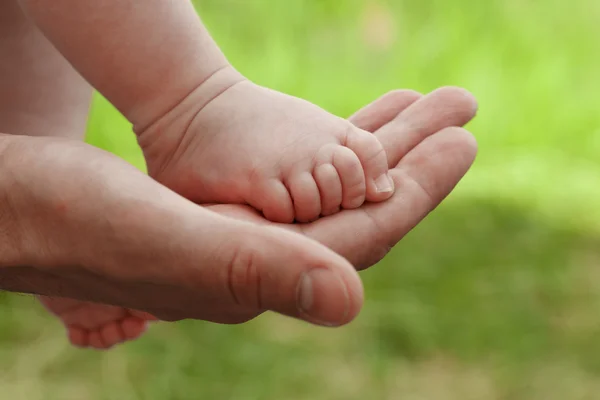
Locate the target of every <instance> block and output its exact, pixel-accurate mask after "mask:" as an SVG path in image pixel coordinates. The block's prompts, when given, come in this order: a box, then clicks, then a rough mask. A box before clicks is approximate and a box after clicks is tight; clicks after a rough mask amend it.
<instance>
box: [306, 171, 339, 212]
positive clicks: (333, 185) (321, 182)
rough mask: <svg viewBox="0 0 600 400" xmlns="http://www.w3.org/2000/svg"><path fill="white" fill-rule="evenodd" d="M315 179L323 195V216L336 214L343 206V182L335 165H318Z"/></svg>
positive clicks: (314, 174)
mask: <svg viewBox="0 0 600 400" xmlns="http://www.w3.org/2000/svg"><path fill="white" fill-rule="evenodd" d="M313 177H314V179H315V182H316V183H317V187H318V188H319V193H320V195H321V215H323V216H327V215H331V214H335V213H337V212H338V211H339V210H340V206H341V204H342V199H343V197H342V181H341V180H340V176H339V174H338V172H337V169H335V167H334V166H333V164H330V163H326V164H321V165H317V166H316V167H315V170H314V172H313Z"/></svg>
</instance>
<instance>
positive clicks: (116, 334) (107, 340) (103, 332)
mask: <svg viewBox="0 0 600 400" xmlns="http://www.w3.org/2000/svg"><path fill="white" fill-rule="evenodd" d="M100 336H101V337H102V341H103V342H104V344H105V345H106V346H107V347H113V346H114V345H117V344H119V343H122V342H124V341H125V340H126V337H125V334H124V333H123V330H122V329H121V322H120V321H118V322H117V321H115V322H110V323H108V324H106V325H104V326H103V327H102V329H100Z"/></svg>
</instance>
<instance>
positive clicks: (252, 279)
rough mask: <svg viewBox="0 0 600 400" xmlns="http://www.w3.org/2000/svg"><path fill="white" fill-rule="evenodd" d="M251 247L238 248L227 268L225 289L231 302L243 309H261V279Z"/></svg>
mask: <svg viewBox="0 0 600 400" xmlns="http://www.w3.org/2000/svg"><path fill="white" fill-rule="evenodd" d="M257 257H258V256H257V254H256V252H255V251H254V249H253V248H252V246H248V245H243V246H239V247H238V248H237V249H236V250H235V251H234V252H233V254H232V257H231V261H230V263H229V266H228V268H227V288H228V290H229V294H230V296H231V299H232V300H233V302H234V303H235V304H236V305H238V306H240V307H243V308H246V309H247V308H251V309H262V304H261V277H260V271H259V268H258V265H259V263H258V260H257Z"/></svg>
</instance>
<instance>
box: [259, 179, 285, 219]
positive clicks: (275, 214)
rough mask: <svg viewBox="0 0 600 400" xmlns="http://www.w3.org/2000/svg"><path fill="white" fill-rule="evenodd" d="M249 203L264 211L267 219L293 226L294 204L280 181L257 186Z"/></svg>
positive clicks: (266, 182)
mask: <svg viewBox="0 0 600 400" xmlns="http://www.w3.org/2000/svg"><path fill="white" fill-rule="evenodd" d="M248 203H249V204H250V205H251V206H252V207H254V208H256V209H257V210H260V211H262V213H263V215H264V216H265V218H266V219H268V220H269V221H273V222H280V223H284V224H291V223H292V222H294V204H293V202H292V198H291V196H290V193H289V191H288V189H287V188H286V187H285V185H284V184H283V182H281V181H280V180H278V179H269V180H266V181H265V182H261V183H259V184H257V185H256V189H255V190H254V191H253V193H252V196H251V198H250V199H249V200H248Z"/></svg>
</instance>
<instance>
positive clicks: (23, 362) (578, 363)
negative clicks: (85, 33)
mask: <svg viewBox="0 0 600 400" xmlns="http://www.w3.org/2000/svg"><path fill="white" fill-rule="evenodd" d="M198 3H199V10H200V12H201V15H202V16H203V18H204V20H205V22H206V24H207V25H208V26H209V28H210V29H211V32H213V34H214V36H215V37H216V39H217V40H218V42H219V43H220V44H221V46H222V47H223V49H224V50H225V52H226V54H227V55H228V56H229V57H230V59H231V60H232V62H233V63H234V64H235V65H236V66H237V67H238V68H239V69H240V70H241V71H242V72H243V73H245V74H246V75H247V76H249V77H250V78H252V79H254V80H255V81H257V82H258V83H261V84H263V85H266V86H269V87H272V88H274V89H278V90H281V91H285V92H287V93H290V94H293V95H296V96H300V97H303V98H306V99H308V100H310V101H312V102H315V103H317V104H319V105H321V106H322V107H324V108H326V109H327V110H329V111H331V112H333V113H336V114H338V115H342V116H347V115H349V114H351V113H352V112H353V111H355V110H356V109H358V108H359V107H360V106H362V105H364V104H366V103H368V102H370V101H371V100H373V99H374V98H376V97H378V96H379V95H381V94H383V93H385V92H386V91H388V90H391V89H395V88H413V89H417V90H420V91H423V92H427V91H430V90H432V89H434V88H436V87H438V86H442V85H458V86H463V87H466V88H468V89H469V90H471V91H472V92H473V93H474V94H475V95H476V96H477V97H478V99H479V101H480V106H481V108H480V113H479V116H478V117H477V119H476V120H475V121H474V122H473V123H472V124H470V126H469V128H470V129H471V130H472V131H473V132H474V133H475V135H476V136H477V139H478V141H479V143H480V153H479V157H478V159H477V162H476V163H475V165H474V167H473V169H472V171H471V172H470V173H469V174H468V175H467V177H466V178H465V180H464V181H463V182H462V183H461V184H460V185H459V187H458V188H457V190H456V191H455V192H454V193H453V195H452V196H451V197H450V198H449V199H448V200H447V201H446V202H445V203H444V204H443V205H442V206H441V207H440V208H439V209H438V210H437V211H436V212H434V213H433V214H432V215H431V216H430V217H428V219H427V220H426V221H425V222H424V223H423V224H422V225H420V226H419V227H417V228H416V229H415V230H414V231H413V232H412V233H411V234H410V235H408V237H407V238H406V239H405V240H404V241H402V242H401V243H400V244H399V245H398V246H397V247H396V248H395V249H394V251H393V252H392V254H390V255H389V256H388V257H387V258H386V259H385V260H384V261H383V262H382V263H381V264H380V265H379V266H377V267H376V268H373V269H371V270H369V271H366V272H364V273H363V277H364V279H365V282H366V297H367V302H366V306H365V308H364V311H363V313H362V314H361V316H360V317H359V318H358V319H357V320H356V322H354V323H353V324H351V325H350V326H348V327H346V328H343V329H338V330H326V329H320V328H315V327H310V326H307V325H304V324H301V323H298V322H295V321H292V320H289V319H285V318H283V317H277V316H265V317H262V318H259V319H258V320H257V321H254V322H252V323H249V324H246V325H243V326H236V327H227V326H219V325H211V324H207V323H200V322H185V323H178V324H163V325H159V326H156V327H154V328H153V329H152V330H151V331H150V332H149V333H148V334H147V335H146V336H145V337H144V338H143V339H142V340H139V341H137V342H135V343H132V344H131V345H127V346H124V347H121V348H118V349H116V350H114V351H111V352H108V353H102V354H98V353H94V352H85V351H77V350H73V349H71V348H69V346H68V345H67V343H66V341H65V339H64V337H63V332H62V329H61V328H60V326H59V325H58V324H57V323H56V322H55V321H53V320H52V319H51V318H49V317H48V316H47V315H45V314H44V312H43V311H42V310H41V309H40V307H39V306H37V305H36V304H35V303H34V301H33V300H32V299H30V298H28V297H24V296H4V297H3V299H2V302H3V304H4V306H3V307H2V308H0V360H2V361H0V387H2V391H1V392H2V395H1V396H0V397H1V398H3V399H4V398H7V399H17V400H20V399H27V400H37V399H49V400H53V399H60V400H65V399H66V400H68V399H77V400H86V399H93V400H96V399H98V400H100V399H103V400H104V399H125V400H129V399H150V400H154V399H157V400H158V399H161V400H178V399H182V400H187V399H200V398H202V399H243V400H246V399H248V400H250V399H328V400H329V399H334V400H335V399H363V398H369V399H371V398H372V399H407V400H408V399H410V400H412V399H428V400H429V399H436V400H437V399H440V400H454V399H457V400H458V399H461V400H464V399H466V400H470V399H476V400H488V399H516V400H521V399H523V400H525V399H527V400H536V399H540V400H554V399H557V400H563V399H569V400H578V399H582V400H583V399H594V398H597V393H598V390H599V389H600V384H598V376H599V375H600V341H599V340H598V337H600V335H599V334H600V272H599V270H598V266H599V263H600V246H599V243H600V207H598V201H599V199H600V185H599V182H600V162H599V161H598V157H599V156H600V78H599V77H598V71H600V52H598V37H599V36H600V28H598V27H597V23H596V22H597V21H598V19H599V18H600V3H599V2H597V1H595V0H574V1H570V2H564V1H558V0H546V1H524V0H502V1H500V0H488V1H480V0H461V1H455V2H449V1H443V0H429V1H414V0H402V1H401V0H389V1H384V0H381V1H375V0H372V1H366V0H365V1H362V0H345V1H335V0H286V1H280V0H252V1H250V0H248V1H240V0H219V1H217V0H206V1H198ZM88 140H89V141H90V142H91V143H93V144H95V145H98V146H100V147H103V148H105V149H107V150H110V151H113V152H115V153H116V154H119V155H121V156H122V157H124V158H126V159H127V160H129V161H130V162H132V163H133V164H135V165H137V166H138V167H140V168H143V160H142V158H141V154H140V153H139V150H138V149H137V148H136V145H135V141H134V139H133V136H132V134H131V133H130V128H129V126H128V125H127V124H126V123H125V122H124V121H123V119H122V118H121V117H120V116H119V115H118V114H117V113H116V112H115V111H114V110H113V109H112V108H111V107H110V106H109V105H107V103H106V102H105V101H104V100H103V99H101V98H100V97H98V98H97V99H96V102H95V107H94V110H93V113H92V117H91V121H90V130H89V136H88Z"/></svg>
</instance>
